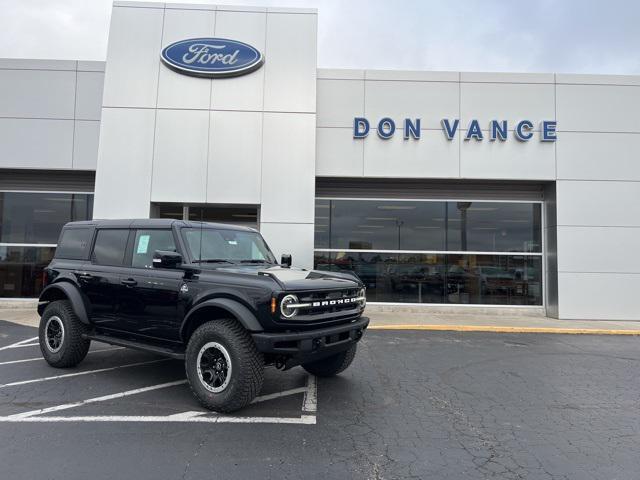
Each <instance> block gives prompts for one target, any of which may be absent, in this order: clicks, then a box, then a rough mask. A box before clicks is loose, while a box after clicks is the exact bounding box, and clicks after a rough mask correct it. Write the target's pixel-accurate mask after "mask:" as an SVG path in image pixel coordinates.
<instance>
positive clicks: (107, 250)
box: [91, 229, 129, 266]
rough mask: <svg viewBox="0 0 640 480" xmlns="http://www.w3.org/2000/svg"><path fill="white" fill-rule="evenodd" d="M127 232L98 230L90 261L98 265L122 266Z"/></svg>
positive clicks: (127, 236)
mask: <svg viewBox="0 0 640 480" xmlns="http://www.w3.org/2000/svg"><path fill="white" fill-rule="evenodd" d="M128 238H129V230H124V229H122V230H120V229H104V230H98V236H97V237H96V243H95V246H94V247H93V255H92V256H91V261H92V262H93V263H96V264H98V265H115V266H118V265H123V264H124V255H125V252H126V250H127V240H128Z"/></svg>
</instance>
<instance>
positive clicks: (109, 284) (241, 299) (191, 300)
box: [38, 219, 369, 412]
mask: <svg viewBox="0 0 640 480" xmlns="http://www.w3.org/2000/svg"><path fill="white" fill-rule="evenodd" d="M45 284H46V287H45V288H44V290H43V291H42V294H41V295H40V303H39V305H38V313H39V314H40V316H41V320H40V329H39V336H40V349H41V350H42V354H43V356H44V358H45V359H46V361H47V362H48V363H49V364H50V365H52V366H54V367H59V368H64V367H72V366H75V365H77V364H78V363H79V362H81V361H82V360H83V359H84V357H85V356H86V355H87V352H88V350H89V344H90V343H91V340H96V341H99V342H105V343H109V344H113V345H120V346H125V347H131V348H136V349H141V350H146V351H149V352H154V353H157V354H162V355H167V356H169V357H173V358H177V359H184V361H185V368H186V376H187V379H188V380H189V384H190V386H191V389H192V391H193V393H194V394H195V396H196V397H197V398H198V400H199V401H200V402H201V403H202V404H203V405H204V406H205V407H207V408H209V409H212V410H215V411H219V412H231V411H233V410H237V409H239V408H241V407H243V406H244V405H247V404H248V403H250V402H251V401H252V400H253V398H254V397H255V396H256V395H257V394H258V393H259V392H260V389H261V387H262V382H263V376H264V367H265V365H273V366H275V367H276V368H280V369H288V368H291V367H292V366H295V365H302V367H303V368H305V369H306V370H307V371H308V372H310V373H311V374H313V375H318V376H331V375H336V374H338V373H340V372H342V371H343V370H344V369H346V368H347V367H348V366H349V365H350V364H351V362H352V361H353V358H354V356H355V354H356V344H357V342H358V341H359V340H360V338H362V335H363V333H364V331H365V329H366V328H367V325H368V324H369V320H368V319H367V318H365V317H363V316H362V312H363V310H364V307H365V303H366V300H365V289H364V285H363V283H362V282H361V281H360V280H359V279H358V278H357V277H356V276H355V275H351V274H349V273H333V272H331V273H330V272H320V271H314V270H303V269H297V268H292V267H291V256H289V255H283V256H282V261H281V263H280V264H277V262H276V260H275V258H274V256H273V254H272V253H271V250H269V247H268V246H267V244H266V243H265V241H264V239H263V238H262V236H261V235H260V233H258V232H257V231H256V230H254V229H251V228H246V227H238V226H231V225H222V224H213V223H201V222H187V221H181V220H164V219H156V220H96V221H85V222H71V223H68V224H67V225H65V226H64V228H63V230H62V233H61V234H60V239H59V242H58V248H57V249H56V253H55V256H54V258H53V260H52V261H51V263H50V264H49V266H48V267H47V268H46V269H45Z"/></svg>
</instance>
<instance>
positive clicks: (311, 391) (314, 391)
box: [302, 375, 318, 414]
mask: <svg viewBox="0 0 640 480" xmlns="http://www.w3.org/2000/svg"><path fill="white" fill-rule="evenodd" d="M317 410H318V382H317V380H316V377H315V376H314V375H309V376H308V377H307V389H306V391H305V393H304V398H303V399H302V411H303V412H306V413H313V414H315V413H316V411H317Z"/></svg>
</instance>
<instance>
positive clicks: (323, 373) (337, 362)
mask: <svg viewBox="0 0 640 480" xmlns="http://www.w3.org/2000/svg"><path fill="white" fill-rule="evenodd" d="M357 350H358V346H357V345H356V344H354V345H352V346H351V347H349V349H347V350H345V351H344V352H340V353H336V354H335V355H331V356H330V357H326V358H323V359H321V360H316V361H315V362H309V363H303V364H302V368H304V369H305V370H306V371H307V372H309V373H311V374H312V375H315V376H317V377H333V376H334V375H337V374H339V373H340V372H344V371H345V370H346V369H347V368H349V365H351V362H353V359H354V358H355V356H356V351H357Z"/></svg>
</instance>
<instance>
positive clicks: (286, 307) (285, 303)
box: [280, 295, 298, 318]
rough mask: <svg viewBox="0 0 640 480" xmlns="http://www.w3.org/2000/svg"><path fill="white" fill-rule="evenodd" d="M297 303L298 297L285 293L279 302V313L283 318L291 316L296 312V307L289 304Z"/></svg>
mask: <svg viewBox="0 0 640 480" xmlns="http://www.w3.org/2000/svg"><path fill="white" fill-rule="evenodd" d="M297 303H298V297H296V296H295V295H285V297H284V298H283V299H282V301H281V302H280V313H282V316H283V317H285V318H293V317H295V316H296V315H297V314H298V309H297V308H292V307H290V305H296V304H297Z"/></svg>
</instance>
